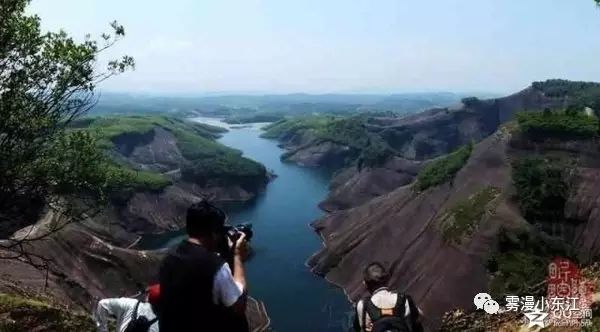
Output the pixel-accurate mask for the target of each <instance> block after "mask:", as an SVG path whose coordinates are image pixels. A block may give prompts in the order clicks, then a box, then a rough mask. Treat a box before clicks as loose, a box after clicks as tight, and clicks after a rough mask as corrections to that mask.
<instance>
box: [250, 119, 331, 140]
mask: <svg viewBox="0 0 600 332" xmlns="http://www.w3.org/2000/svg"><path fill="white" fill-rule="evenodd" d="M333 119H335V118H334V117H332V116H305V117H297V118H293V119H282V120H279V121H277V122H275V123H272V124H270V125H268V126H266V127H264V130H265V132H264V133H263V134H262V135H261V136H262V137H264V138H274V139H282V138H283V137H284V136H292V135H294V134H297V133H298V132H300V131H302V130H313V131H314V130H318V129H320V128H322V127H324V126H325V125H326V124H327V123H329V122H330V121H332V120H333Z"/></svg>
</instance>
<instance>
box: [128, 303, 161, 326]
mask: <svg viewBox="0 0 600 332" xmlns="http://www.w3.org/2000/svg"><path fill="white" fill-rule="evenodd" d="M139 306H140V301H138V302H137V303H136V304H135V309H133V318H131V322H129V324H127V327H126V328H125V331H124V332H148V330H150V326H152V324H154V323H156V322H157V321H158V318H154V319H152V320H148V318H147V317H146V316H138V307H139Z"/></svg>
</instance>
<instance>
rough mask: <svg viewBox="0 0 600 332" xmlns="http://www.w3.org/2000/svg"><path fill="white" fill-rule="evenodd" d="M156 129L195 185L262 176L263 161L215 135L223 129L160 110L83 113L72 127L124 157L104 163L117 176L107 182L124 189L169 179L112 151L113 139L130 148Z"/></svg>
mask: <svg viewBox="0 0 600 332" xmlns="http://www.w3.org/2000/svg"><path fill="white" fill-rule="evenodd" d="M157 128H161V129H164V130H166V131H167V132H169V133H171V134H172V135H173V137H174V138H175V144H176V146H177V148H178V150H179V151H180V154H181V156H182V157H183V158H182V160H181V161H180V162H179V164H178V165H177V166H178V168H179V171H180V172H181V174H182V178H183V179H184V180H186V181H189V182H194V183H197V184H199V185H205V184H207V183H208V182H211V183H213V184H214V183H218V184H220V185H228V184H240V183H238V182H242V183H248V182H250V183H254V182H253V181H263V180H264V178H265V176H266V170H265V168H264V166H262V165H261V164H259V163H257V162H254V161H252V160H249V159H247V158H244V157H242V155H241V152H240V151H237V150H234V149H231V148H229V147H226V146H224V145H222V144H221V143H218V142H217V141H216V140H215V139H216V138H218V137H219V136H220V134H222V133H223V132H225V131H226V130H225V129H223V128H219V127H214V126H209V125H205V124H200V123H194V122H191V121H187V120H184V119H180V118H175V117H170V116H163V115H148V116H109V117H94V118H85V119H82V120H80V121H77V122H75V123H74V124H73V126H72V130H82V131H87V132H91V133H94V134H95V135H96V136H97V139H98V145H99V146H100V147H101V148H102V149H104V150H105V151H107V152H108V153H109V155H113V156H114V155H115V153H116V154H117V155H118V156H119V157H124V158H112V163H110V164H109V165H107V167H110V168H113V169H114V170H115V172H117V173H119V174H120V175H121V176H117V177H115V178H116V180H115V183H114V184H113V186H115V187H118V188H119V189H125V190H161V189H162V188H164V187H166V186H168V185H169V184H171V183H172V179H171V178H170V177H168V176H167V175H165V174H161V173H160V172H156V171H149V170H144V169H140V168H139V167H135V166H132V164H128V163H123V162H122V160H123V159H125V160H126V159H127V157H128V156H127V155H123V154H127V152H123V151H118V152H117V150H118V147H117V142H118V143H119V144H127V145H128V146H131V147H136V146H144V145H149V144H151V143H152V140H153V135H154V131H155V129H157ZM129 152H131V151H129ZM174 170H175V169H174Z"/></svg>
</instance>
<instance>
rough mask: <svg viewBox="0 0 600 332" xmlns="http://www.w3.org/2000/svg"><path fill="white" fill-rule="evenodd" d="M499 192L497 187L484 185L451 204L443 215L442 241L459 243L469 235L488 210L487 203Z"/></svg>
mask: <svg viewBox="0 0 600 332" xmlns="http://www.w3.org/2000/svg"><path fill="white" fill-rule="evenodd" d="M499 194H500V191H499V190H498V189H497V188H494V187H486V188H484V189H482V190H480V191H479V192H477V193H476V194H474V195H473V196H471V197H469V198H468V199H466V200H464V201H461V202H458V203H456V204H455V205H454V206H452V207H451V208H450V209H449V211H448V212H447V213H446V214H445V215H444V217H443V220H442V224H441V228H442V237H443V238H444V241H446V242H447V243H456V244H460V243H461V242H462V241H463V240H465V239H466V238H468V237H469V236H471V235H472V234H473V232H474V231H475V229H476V228H477V226H478V225H479V222H480V221H481V219H482V218H483V216H484V214H485V213H486V211H488V204H489V203H490V202H491V201H492V200H493V199H495V198H496V197H498V195H499Z"/></svg>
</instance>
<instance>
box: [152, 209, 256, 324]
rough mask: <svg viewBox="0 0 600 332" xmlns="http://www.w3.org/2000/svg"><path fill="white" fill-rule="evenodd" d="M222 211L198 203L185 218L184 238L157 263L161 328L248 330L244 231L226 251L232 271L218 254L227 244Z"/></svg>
mask: <svg viewBox="0 0 600 332" xmlns="http://www.w3.org/2000/svg"><path fill="white" fill-rule="evenodd" d="M226 219H227V218H226V215H225V213H224V212H223V211H222V210H220V209H219V208H217V207H215V206H214V205H212V204H210V203H208V202H206V201H201V202H199V203H196V204H194V205H192V206H191V207H190V208H189V209H188V211H187V216H186V232H187V234H188V238H187V239H186V240H184V241H182V242H181V243H180V244H179V245H178V246H177V247H175V248H173V249H172V250H171V251H170V252H169V254H168V255H167V256H166V257H165V258H164V260H163V261H162V264H161V266H160V272H159V274H160V286H161V300H160V306H159V307H160V309H161V310H160V311H159V313H158V316H159V318H160V320H159V324H160V330H161V331H162V332H183V331H186V332H193V331H228V332H238V331H248V322H247V320H246V296H247V290H246V277H245V273H244V264H243V260H244V259H245V258H246V256H247V252H248V244H247V241H246V235H244V234H241V235H240V236H239V239H237V240H236V242H235V243H229V248H227V249H226V250H227V251H228V252H232V254H233V258H232V264H233V266H232V267H233V272H232V269H231V268H230V265H229V263H227V262H226V260H225V259H224V258H223V256H225V254H226V253H223V252H222V250H223V248H222V246H223V244H224V245H225V246H226V247H227V245H228V241H230V240H228V238H227V237H226V228H225V221H226Z"/></svg>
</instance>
